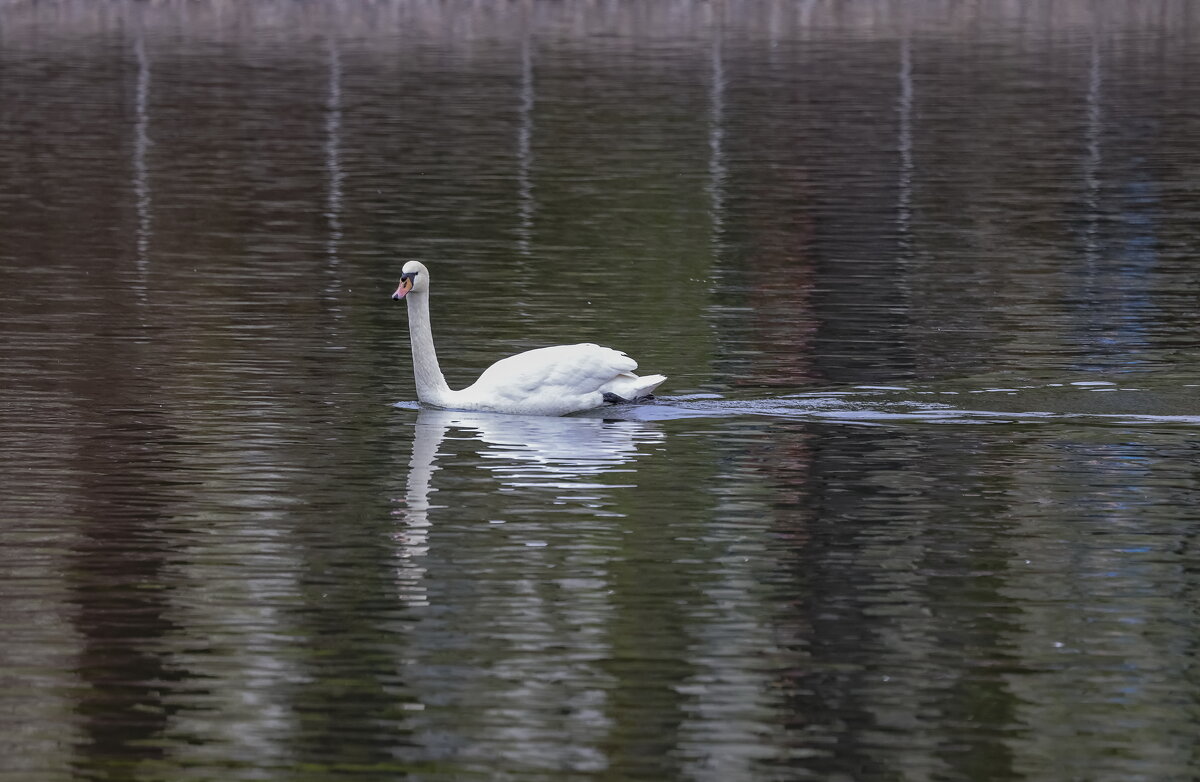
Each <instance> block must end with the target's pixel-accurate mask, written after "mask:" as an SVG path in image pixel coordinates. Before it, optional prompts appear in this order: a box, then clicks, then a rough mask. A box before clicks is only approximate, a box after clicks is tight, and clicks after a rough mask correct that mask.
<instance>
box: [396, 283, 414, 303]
mask: <svg viewBox="0 0 1200 782" xmlns="http://www.w3.org/2000/svg"><path fill="white" fill-rule="evenodd" d="M411 290H412V279H411V278H409V277H403V278H401V279H400V287H398V288H396V292H395V293H393V294H392V301H400V300H401V299H403V298H404V297H405V296H407V295H408V292H409V291H411Z"/></svg>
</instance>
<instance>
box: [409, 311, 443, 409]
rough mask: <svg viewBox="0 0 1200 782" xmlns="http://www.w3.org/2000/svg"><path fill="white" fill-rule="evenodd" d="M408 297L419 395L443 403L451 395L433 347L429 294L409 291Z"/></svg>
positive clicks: (427, 402)
mask: <svg viewBox="0 0 1200 782" xmlns="http://www.w3.org/2000/svg"><path fill="white" fill-rule="evenodd" d="M406 298H407V300H408V336H409V341H410V342H412V357H413V378H414V380H415V381H416V384H417V398H418V399H420V400H421V401H422V402H425V403H426V404H432V405H444V404H446V400H447V397H449V395H450V387H449V386H448V385H446V377H445V375H443V374H442V368H441V366H440V365H439V364H438V358H437V351H436V350H434V347H433V329H432V327H431V326H430V325H429V296H428V295H426V294H425V293H410V294H409V295H408V296H407V297H406Z"/></svg>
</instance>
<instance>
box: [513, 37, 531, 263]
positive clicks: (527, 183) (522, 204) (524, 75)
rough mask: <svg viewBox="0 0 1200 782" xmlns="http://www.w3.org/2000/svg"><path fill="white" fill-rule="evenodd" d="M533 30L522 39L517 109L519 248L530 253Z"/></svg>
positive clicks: (522, 253) (523, 253)
mask: <svg viewBox="0 0 1200 782" xmlns="http://www.w3.org/2000/svg"><path fill="white" fill-rule="evenodd" d="M532 48H533V47H532V44H531V43H530V41H529V32H528V31H526V33H525V37H524V39H523V40H522V42H521V91H520V104H519V105H518V108H517V116H518V117H519V124H518V127H517V210H518V214H517V251H518V252H519V253H520V254H521V255H529V248H530V244H531V242H532V237H533V213H534V201H533V174H532V170H533V104H534V91H533V52H532Z"/></svg>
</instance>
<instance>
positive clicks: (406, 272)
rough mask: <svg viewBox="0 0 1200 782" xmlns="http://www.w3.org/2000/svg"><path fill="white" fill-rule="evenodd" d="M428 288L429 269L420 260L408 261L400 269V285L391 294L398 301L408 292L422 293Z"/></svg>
mask: <svg viewBox="0 0 1200 782" xmlns="http://www.w3.org/2000/svg"><path fill="white" fill-rule="evenodd" d="M428 289H429V270H428V269H426V268H425V264H423V263H421V262H420V261H409V262H408V263H406V264H404V268H403V269H401V270H400V285H398V286H397V287H396V292H395V293H393V294H392V299H393V300H394V301H400V300H401V299H403V298H404V297H405V296H407V295H408V294H410V293H424V292H425V291H427V290H428Z"/></svg>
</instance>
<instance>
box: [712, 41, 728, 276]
mask: <svg viewBox="0 0 1200 782" xmlns="http://www.w3.org/2000/svg"><path fill="white" fill-rule="evenodd" d="M722 37H723V36H722V27H721V24H720V22H718V23H717V27H716V29H715V30H714V31H713V39H712V48H711V51H710V52H709V69H710V73H711V75H710V77H709V96H708V102H709V116H708V195H709V202H710V207H709V210H710V212H709V214H710V216H709V219H710V221H711V222H712V244H713V254H714V255H717V254H718V250H719V248H720V243H721V237H722V235H723V233H724V227H725V179H726V175H727V172H726V168H725V148H724V147H725V61H724V58H723V56H722V52H721V44H722V40H721V39H722Z"/></svg>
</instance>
